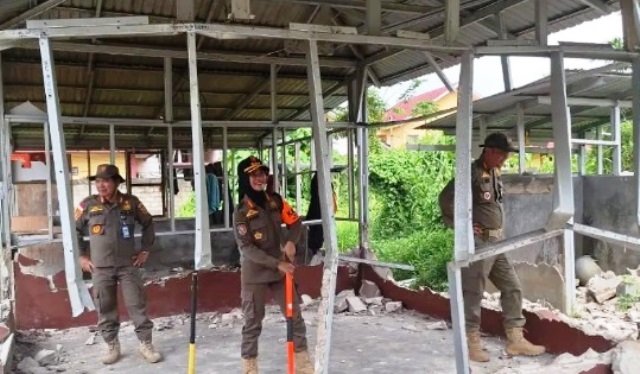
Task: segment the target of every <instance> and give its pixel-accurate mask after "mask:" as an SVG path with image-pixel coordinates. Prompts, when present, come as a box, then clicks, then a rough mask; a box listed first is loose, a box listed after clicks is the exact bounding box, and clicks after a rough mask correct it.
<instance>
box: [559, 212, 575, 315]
mask: <svg viewBox="0 0 640 374" xmlns="http://www.w3.org/2000/svg"><path fill="white" fill-rule="evenodd" d="M569 222H570V223H572V222H573V219H571V220H570V221H569ZM562 239H563V242H562V244H563V247H564V298H565V299H564V312H565V314H571V313H572V312H573V308H574V305H575V302H576V265H575V264H576V262H575V261H576V254H575V234H574V232H573V230H569V229H565V230H564V233H563V235H562Z"/></svg>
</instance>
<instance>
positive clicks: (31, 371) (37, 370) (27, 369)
mask: <svg viewBox="0 0 640 374" xmlns="http://www.w3.org/2000/svg"><path fill="white" fill-rule="evenodd" d="M17 368H18V370H19V371H21V372H22V373H24V374H47V373H48V372H49V370H48V369H47V368H45V367H42V366H40V364H39V363H38V361H36V360H35V359H33V358H32V357H29V356H27V357H25V358H24V359H22V361H20V363H19V364H18V366H17Z"/></svg>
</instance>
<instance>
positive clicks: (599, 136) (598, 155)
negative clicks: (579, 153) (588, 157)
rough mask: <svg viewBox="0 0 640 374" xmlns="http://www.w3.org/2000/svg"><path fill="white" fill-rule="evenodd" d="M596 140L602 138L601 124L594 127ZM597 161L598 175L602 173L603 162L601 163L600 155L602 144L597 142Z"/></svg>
mask: <svg viewBox="0 0 640 374" xmlns="http://www.w3.org/2000/svg"><path fill="white" fill-rule="evenodd" d="M596 140H598V141H601V140H602V126H598V127H596ZM596 157H597V160H596V161H597V163H598V175H602V173H604V164H603V157H602V144H598V148H597V156H596Z"/></svg>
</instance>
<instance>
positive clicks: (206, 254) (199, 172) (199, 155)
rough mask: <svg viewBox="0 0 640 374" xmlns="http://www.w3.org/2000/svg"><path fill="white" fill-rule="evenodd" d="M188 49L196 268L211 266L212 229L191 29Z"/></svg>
mask: <svg viewBox="0 0 640 374" xmlns="http://www.w3.org/2000/svg"><path fill="white" fill-rule="evenodd" d="M187 50H188V55H189V88H190V91H191V140H192V141H193V155H192V157H191V160H192V165H193V178H194V181H195V189H196V227H195V231H196V242H195V245H196V247H195V253H194V261H195V268H196V269H206V268H210V267H211V266H212V264H211V236H210V233H209V209H208V204H207V186H206V181H205V172H204V142H203V140H202V118H201V113H200V89H199V86H198V61H197V51H196V34H195V33H194V32H192V31H189V32H188V33H187Z"/></svg>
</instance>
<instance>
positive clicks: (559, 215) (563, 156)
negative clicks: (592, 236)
mask: <svg viewBox="0 0 640 374" xmlns="http://www.w3.org/2000/svg"><path fill="white" fill-rule="evenodd" d="M563 59H564V56H563V54H562V52H552V53H551V96H552V99H553V100H552V103H551V119H552V121H553V140H554V154H555V160H554V161H555V180H554V185H557V186H558V188H557V190H556V192H557V193H556V195H555V196H554V209H553V212H552V213H551V215H550V216H549V219H548V221H547V226H546V229H547V230H551V229H560V228H563V227H564V226H565V225H566V223H567V222H568V221H569V220H570V219H571V218H572V217H573V213H574V202H573V179H572V174H571V117H570V116H569V109H568V106H567V86H566V77H565V72H564V60H563Z"/></svg>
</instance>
